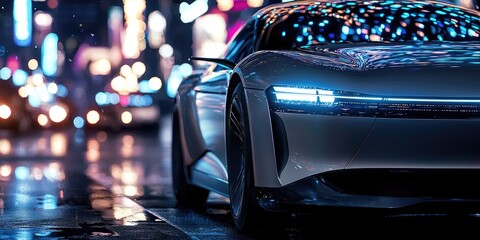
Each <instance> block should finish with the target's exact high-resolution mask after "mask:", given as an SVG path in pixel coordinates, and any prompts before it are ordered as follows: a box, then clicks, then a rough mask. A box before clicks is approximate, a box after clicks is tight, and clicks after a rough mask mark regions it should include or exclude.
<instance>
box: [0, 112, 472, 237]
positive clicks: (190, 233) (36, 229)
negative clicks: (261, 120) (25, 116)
mask: <svg viewBox="0 0 480 240" xmlns="http://www.w3.org/2000/svg"><path fill="white" fill-rule="evenodd" d="M169 126H170V118H169V116H165V117H164V119H163V120H162V124H161V127H160V130H159V131H154V130H152V129H147V130H142V131H139V130H125V131H122V132H106V131H76V130H72V129H68V130H42V131H34V132H29V133H25V134H22V135H20V136H17V135H13V134H12V133H10V132H8V131H0V239H104V238H108V239H110V238H114V239H319V238H336V237H338V236H350V235H352V234H354V235H355V236H357V237H363V236H365V237H372V236H373V237H388V236H396V237H398V236H405V237H410V236H412V235H418V234H422V235H426V236H429V237H435V236H446V235H447V234H454V235H455V236H457V237H458V236H461V235H464V236H467V235H469V234H478V233H480V218H479V217H478V215H475V214H474V213H472V212H468V213H464V212H454V213H455V214H448V215H447V214H444V213H445V212H444V211H443V210H444V209H442V211H433V212H432V211H429V212H428V214H426V213H425V212H422V211H413V212H402V213H401V214H400V213H392V212H388V213H385V212H381V213H378V214H377V212H371V211H369V212H358V211H342V212H340V211H334V212H326V211H319V212H318V213H314V214H311V215H293V216H286V215H275V216H274V217H273V219H276V220H280V221H265V224H264V225H263V226H260V227H259V229H258V230H256V231H254V232H252V233H248V234H245V233H238V232H237V231H236V229H235V227H234V224H233V221H232V219H231V218H230V213H229V210H228V201H227V200H226V199H225V198H223V197H221V196H217V195H214V194H211V196H210V198H209V201H208V203H207V204H206V206H205V208H201V209H190V208H187V207H183V206H177V204H176V202H175V199H174V197H173V193H172V189H171V178H170V177H171V175H170V150H171V147H170V137H171V131H170V128H169ZM434 210H436V209H434Z"/></svg>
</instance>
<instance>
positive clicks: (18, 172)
mask: <svg viewBox="0 0 480 240" xmlns="http://www.w3.org/2000/svg"><path fill="white" fill-rule="evenodd" d="M29 175H30V170H29V169H28V168H27V167H24V166H19V167H17V168H16V169H15V177H16V178H17V179H18V180H25V179H27V178H28V176H29Z"/></svg>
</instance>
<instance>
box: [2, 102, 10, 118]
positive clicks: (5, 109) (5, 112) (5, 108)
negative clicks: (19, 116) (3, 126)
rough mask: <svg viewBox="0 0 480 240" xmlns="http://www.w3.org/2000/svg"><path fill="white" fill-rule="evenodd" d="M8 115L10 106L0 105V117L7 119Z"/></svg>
mask: <svg viewBox="0 0 480 240" xmlns="http://www.w3.org/2000/svg"><path fill="white" fill-rule="evenodd" d="M10 115H12V110H11V109H10V107H9V106H7V105H5V104H2V105H0V118H3V119H7V118H9V117H10Z"/></svg>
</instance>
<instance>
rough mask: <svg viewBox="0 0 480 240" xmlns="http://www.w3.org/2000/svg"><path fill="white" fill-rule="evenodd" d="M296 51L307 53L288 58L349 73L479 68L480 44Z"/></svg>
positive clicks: (331, 47)
mask: <svg viewBox="0 0 480 240" xmlns="http://www.w3.org/2000/svg"><path fill="white" fill-rule="evenodd" d="M298 50H299V51H300V52H303V53H307V54H291V57H294V58H297V59H298V60H301V61H303V62H310V63H313V64H315V63H320V62H321V64H322V65H324V66H325V65H330V66H331V67H334V68H341V69H342V70H352V71H369V70H376V69H385V68H388V69H392V68H395V69H398V68H406V67H408V68H425V67H441V68H445V67H447V68H458V67H473V68H480V42H436V43H435V42H429V43H426V42H413V43H412V42H405V43H357V44H335V45H315V46H308V47H302V48H300V49H298ZM285 54H286V55H290V54H289V53H288V52H285ZM312 55H313V56H312Z"/></svg>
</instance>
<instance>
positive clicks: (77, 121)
mask: <svg viewBox="0 0 480 240" xmlns="http://www.w3.org/2000/svg"><path fill="white" fill-rule="evenodd" d="M73 126H75V128H83V126H85V120H84V119H83V118H82V117H80V116H76V117H75V118H74V119H73Z"/></svg>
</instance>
